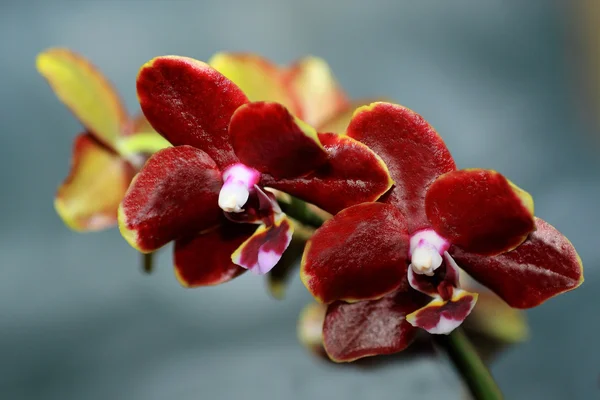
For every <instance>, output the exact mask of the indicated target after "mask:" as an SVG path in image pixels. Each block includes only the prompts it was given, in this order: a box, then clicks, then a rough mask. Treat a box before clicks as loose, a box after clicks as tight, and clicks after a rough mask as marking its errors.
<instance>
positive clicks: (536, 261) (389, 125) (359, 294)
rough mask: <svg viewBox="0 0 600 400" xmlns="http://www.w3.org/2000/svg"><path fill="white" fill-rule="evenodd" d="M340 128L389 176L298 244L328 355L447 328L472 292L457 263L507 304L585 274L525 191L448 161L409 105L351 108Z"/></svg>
mask: <svg viewBox="0 0 600 400" xmlns="http://www.w3.org/2000/svg"><path fill="white" fill-rule="evenodd" d="M347 135H348V136H349V137H352V138H354V139H357V140H359V141H361V142H362V143H364V144H366V145H368V146H369V147H370V148H371V149H372V150H374V151H375V152H376V153H377V154H379V155H380V156H381V158H382V159H383V160H384V161H385V163H386V164H387V166H388V168H389V170H390V174H391V175H392V178H393V180H394V181H395V187H394V188H393V189H392V190H391V191H390V192H389V193H388V194H386V195H385V196H384V197H383V198H382V199H381V200H380V202H378V203H365V204H359V205H355V206H352V207H349V208H347V209H345V210H343V211H341V212H340V213H338V214H337V215H336V216H335V217H334V218H333V219H331V220H329V221H327V222H326V223H325V224H324V225H323V226H322V227H321V228H319V229H318V230H317V231H316V233H315V234H314V236H313V237H312V239H311V240H310V241H309V242H308V244H307V246H306V249H305V252H304V256H303V263H302V272H301V275H302V280H303V282H304V284H305V285H306V287H307V288H308V289H309V291H310V292H311V293H312V294H313V295H314V296H315V297H316V298H317V299H318V300H320V301H321V302H323V303H326V304H330V305H329V308H328V311H327V316H326V319H325V323H324V327H323V334H324V344H325V348H326V350H327V352H328V354H329V356H330V357H331V358H332V359H334V360H336V361H351V360H354V359H357V358H361V357H364V356H368V355H376V354H388V353H394V352H398V351H400V350H403V349H404V348H406V347H407V346H408V345H409V344H410V343H411V341H412V340H413V338H414V336H415V334H416V332H417V328H423V329H425V330H426V331H428V332H430V333H438V334H447V333H450V332H451V331H452V330H453V329H455V328H456V327H458V326H459V325H460V323H461V322H462V321H463V320H464V319H465V318H466V317H467V316H468V315H469V313H470V312H471V310H472V309H473V307H474V305H475V302H476V300H477V294H476V293H470V292H467V291H465V290H463V289H461V288H460V285H459V279H458V278H459V274H458V271H459V270H458V266H460V267H461V268H462V269H463V270H464V271H465V272H466V273H468V274H469V275H470V276H472V277H473V278H474V279H476V280H477V281H478V282H479V283H481V284H483V285H484V286H486V287H487V288H489V289H491V290H492V291H494V292H495V293H496V294H497V295H498V296H500V297H501V298H502V299H503V300H504V301H505V302H506V303H508V305H510V306H511V307H514V308H531V307H535V306H537V305H539V304H541V303H542V302H544V301H545V300H547V299H549V298H551V297H553V296H555V295H558V294H560V293H563V292H566V291H568V290H571V289H574V288H576V287H578V286H579V285H580V284H581V283H582V282H583V269H582V265H581V260H580V258H579V256H578V255H577V253H576V251H575V249H574V248H573V246H572V245H571V243H570V242H569V241H568V240H567V239H566V238H565V237H564V236H563V235H561V234H560V233H559V232H558V231H557V230H556V229H555V228H553V227H552V226H550V225H549V224H548V223H547V222H545V221H543V220H541V219H539V218H535V217H534V215H533V201H532V199H531V196H529V194H527V193H526V192H524V191H523V190H521V189H519V188H518V187H516V186H515V185H514V184H512V183H511V182H509V181H508V180H507V179H506V178H504V177H503V176H502V175H500V174H499V173H497V172H494V171H488V170H481V169H471V170H456V167H455V164H454V161H453V159H452V157H451V155H450V153H449V151H448V150H447V148H446V146H445V144H444V143H443V141H442V139H441V138H440V137H439V136H438V134H437V133H436V132H435V130H434V129H433V128H432V127H431V126H430V125H429V124H428V123H427V122H426V121H425V120H424V119H423V118H422V117H421V116H419V115H417V114H416V113H414V112H413V111H411V110H409V109H407V108H404V107H401V106H398V105H394V104H389V103H373V104H372V105H370V106H366V107H362V108H359V109H358V110H357V111H356V112H355V114H354V117H353V119H352V121H351V122H350V125H349V127H348V132H347Z"/></svg>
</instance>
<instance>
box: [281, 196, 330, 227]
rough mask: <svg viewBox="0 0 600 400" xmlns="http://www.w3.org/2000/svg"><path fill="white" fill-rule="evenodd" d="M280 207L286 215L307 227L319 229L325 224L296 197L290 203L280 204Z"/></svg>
mask: <svg viewBox="0 0 600 400" xmlns="http://www.w3.org/2000/svg"><path fill="white" fill-rule="evenodd" d="M279 206H280V207H281V210H282V211H283V212H284V213H286V214H287V215H289V216H290V217H291V218H293V219H295V220H296V221H298V222H300V223H302V224H304V225H306V226H310V227H312V228H318V227H320V226H321V225H323V222H325V221H324V220H323V218H321V217H320V216H318V215H317V214H315V213H313V212H312V211H310V209H309V208H308V207H307V206H306V203H305V202H304V201H302V200H299V199H297V198H295V197H292V201H291V202H290V203H286V202H283V201H281V202H279Z"/></svg>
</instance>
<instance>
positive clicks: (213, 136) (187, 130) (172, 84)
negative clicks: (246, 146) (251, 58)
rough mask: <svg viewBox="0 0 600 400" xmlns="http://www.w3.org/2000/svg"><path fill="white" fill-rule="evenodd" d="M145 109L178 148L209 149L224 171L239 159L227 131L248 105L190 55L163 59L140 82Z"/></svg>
mask: <svg viewBox="0 0 600 400" xmlns="http://www.w3.org/2000/svg"><path fill="white" fill-rule="evenodd" d="M137 92H138V98H139V101H140V105H141V106H142V110H143V111H144V114H145V115H146V118H148V121H150V123H151V124H152V126H153V127H154V129H156V131H157V132H159V133H160V134H161V135H163V136H164V137H165V138H166V139H167V140H168V141H169V142H171V143H172V144H173V145H174V146H179V145H190V146H194V147H197V148H199V149H201V150H204V151H205V152H206V153H207V154H208V155H209V156H211V157H212V158H213V160H215V161H216V163H217V165H219V167H221V168H222V169H223V168H225V167H226V166H228V165H229V164H232V163H234V162H236V161H237V158H236V156H235V154H234V153H233V149H232V147H231V144H230V142H229V133H228V131H227V127H228V125H229V120H230V119H231V116H232V115H233V112H234V111H235V110H236V109H237V108H238V107H239V106H241V105H242V104H245V103H247V102H248V99H247V98H246V95H244V93H243V92H242V91H241V90H240V88H238V87H237V86H236V85H235V84H234V83H233V82H231V81H230V80H229V79H227V78H225V77H224V76H223V75H221V74H220V73H219V72H217V71H216V70H215V69H213V68H211V67H210V66H208V65H207V64H205V63H203V62H200V61H197V60H194V59H191V58H186V57H174V56H168V57H157V58H155V59H153V60H151V61H150V62H148V63H146V64H145V65H144V66H143V67H142V69H141V70H140V72H139V74H138V78H137Z"/></svg>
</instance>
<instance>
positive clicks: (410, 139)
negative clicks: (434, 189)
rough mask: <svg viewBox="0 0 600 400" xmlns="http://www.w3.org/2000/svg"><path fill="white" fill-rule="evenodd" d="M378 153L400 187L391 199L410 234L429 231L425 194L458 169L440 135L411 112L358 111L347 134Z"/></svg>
mask: <svg viewBox="0 0 600 400" xmlns="http://www.w3.org/2000/svg"><path fill="white" fill-rule="evenodd" d="M347 134H348V136H350V137H353V138H354V139H357V140H359V141H361V142H362V143H364V144H366V145H367V146H369V147H370V148H371V149H372V150H373V151H374V152H375V153H377V154H378V155H379V156H381V158H382V159H383V161H384V162H385V164H386V165H387V166H388V168H389V170H390V175H391V176H392V179H393V180H394V182H395V183H396V186H395V187H394V189H393V190H392V191H391V192H390V194H389V195H386V196H389V197H387V201H388V202H389V203H390V204H393V205H395V206H396V207H398V208H400V209H401V210H402V212H403V213H404V214H405V215H406V220H407V221H408V224H409V232H411V233H412V232H415V231H417V230H419V229H422V228H427V227H429V222H428V221H427V217H426V215H425V207H424V200H425V193H426V191H427V188H428V187H429V185H430V184H431V183H432V182H433V181H434V180H435V178H437V177H438V176H439V175H441V174H443V173H445V172H448V171H453V170H454V169H455V168H456V166H455V164H454V160H453V159H452V156H451V155H450V152H449V151H448V149H447V148H446V145H445V144H444V142H443V141H442V139H441V138H440V136H439V135H438V134H437V132H436V131H435V130H434V129H433V128H432V127H431V126H430V125H429V124H428V123H427V121H425V120H424V119H423V117H421V116H420V115H418V114H417V113H415V112H414V111H412V110H409V109H408V108H405V107H402V106H399V105H395V104H390V103H373V104H371V105H370V106H366V107H361V108H359V109H358V110H356V112H355V114H354V117H353V118H352V122H350V126H349V127H348V131H347Z"/></svg>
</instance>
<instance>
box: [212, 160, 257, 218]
mask: <svg viewBox="0 0 600 400" xmlns="http://www.w3.org/2000/svg"><path fill="white" fill-rule="evenodd" d="M259 180H260V172H258V171H257V170H255V169H254V168H250V167H247V166H246V165H244V164H240V163H238V164H233V165H232V166H230V167H229V168H227V169H226V170H225V172H223V182H224V183H223V187H222V188H221V191H220V192H219V200H218V201H219V207H220V208H221V209H222V210H223V211H225V212H229V213H240V212H243V211H244V208H243V207H244V204H246V202H247V201H248V197H250V191H251V190H252V189H253V188H254V185H256V184H257V183H258V182H259Z"/></svg>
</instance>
